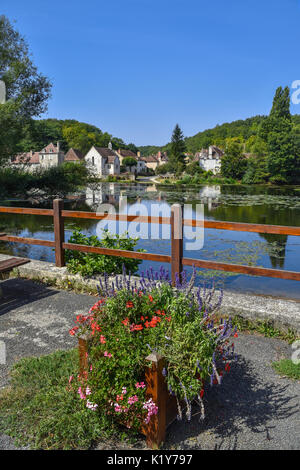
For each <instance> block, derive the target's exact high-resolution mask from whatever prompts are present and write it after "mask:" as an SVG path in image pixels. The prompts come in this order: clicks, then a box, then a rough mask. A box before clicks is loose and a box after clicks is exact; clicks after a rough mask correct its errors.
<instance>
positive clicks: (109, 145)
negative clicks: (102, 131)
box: [108, 142, 112, 150]
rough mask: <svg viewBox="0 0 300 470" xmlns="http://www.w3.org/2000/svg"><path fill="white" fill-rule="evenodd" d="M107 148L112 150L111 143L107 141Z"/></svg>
mask: <svg viewBox="0 0 300 470" xmlns="http://www.w3.org/2000/svg"><path fill="white" fill-rule="evenodd" d="M108 148H109V150H112V143H111V142H109V144H108Z"/></svg>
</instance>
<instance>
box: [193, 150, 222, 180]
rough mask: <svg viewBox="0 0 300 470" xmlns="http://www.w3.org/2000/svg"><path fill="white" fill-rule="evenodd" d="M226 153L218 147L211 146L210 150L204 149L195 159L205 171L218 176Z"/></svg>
mask: <svg viewBox="0 0 300 470" xmlns="http://www.w3.org/2000/svg"><path fill="white" fill-rule="evenodd" d="M223 155H224V152H223V151H222V150H221V149H219V148H218V147H216V146H214V145H211V146H210V147H209V148H208V150H207V149H202V150H201V152H198V153H196V155H195V157H196V158H197V159H198V160H199V165H200V166H201V168H203V170H204V171H212V172H213V174H214V175H217V174H218V173H220V171H221V160H222V156H223Z"/></svg>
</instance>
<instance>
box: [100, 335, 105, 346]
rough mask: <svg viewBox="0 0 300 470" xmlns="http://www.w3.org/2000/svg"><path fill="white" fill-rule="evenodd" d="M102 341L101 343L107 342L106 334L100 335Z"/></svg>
mask: <svg viewBox="0 0 300 470" xmlns="http://www.w3.org/2000/svg"><path fill="white" fill-rule="evenodd" d="M100 343H101V344H105V343H106V340H105V336H103V335H101V336H100Z"/></svg>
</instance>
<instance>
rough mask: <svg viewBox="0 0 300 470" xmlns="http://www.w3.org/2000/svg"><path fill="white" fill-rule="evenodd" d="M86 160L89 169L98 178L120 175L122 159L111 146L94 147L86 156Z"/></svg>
mask: <svg viewBox="0 0 300 470" xmlns="http://www.w3.org/2000/svg"><path fill="white" fill-rule="evenodd" d="M84 160H85V161H86V164H87V166H88V168H89V169H90V170H91V171H92V172H93V173H94V174H95V175H97V176H100V177H102V176H108V175H119V174H120V159H119V156H118V155H117V153H116V152H115V151H114V150H113V149H112V146H111V144H109V145H108V147H96V146H93V147H92V148H91V149H90V150H89V151H88V153H87V154H86V155H85V157H84Z"/></svg>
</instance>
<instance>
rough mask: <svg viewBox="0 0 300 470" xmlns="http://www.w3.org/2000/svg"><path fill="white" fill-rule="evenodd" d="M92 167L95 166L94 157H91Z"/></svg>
mask: <svg viewBox="0 0 300 470" xmlns="http://www.w3.org/2000/svg"><path fill="white" fill-rule="evenodd" d="M92 165H95V157H92Z"/></svg>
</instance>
